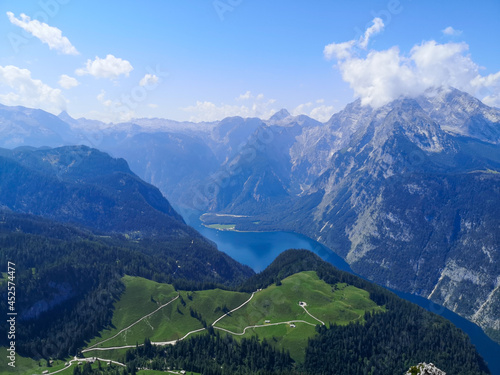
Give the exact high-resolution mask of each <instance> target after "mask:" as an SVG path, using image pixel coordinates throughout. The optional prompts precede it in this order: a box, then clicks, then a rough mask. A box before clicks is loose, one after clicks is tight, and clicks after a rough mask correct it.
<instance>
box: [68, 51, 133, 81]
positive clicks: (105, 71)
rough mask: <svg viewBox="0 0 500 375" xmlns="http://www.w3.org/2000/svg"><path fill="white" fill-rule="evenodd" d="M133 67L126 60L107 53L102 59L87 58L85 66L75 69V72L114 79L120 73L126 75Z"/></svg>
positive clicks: (80, 74) (81, 74)
mask: <svg viewBox="0 0 500 375" xmlns="http://www.w3.org/2000/svg"><path fill="white" fill-rule="evenodd" d="M133 69H134V68H133V67H132V64H130V62H128V61H127V60H123V59H120V58H118V57H115V56H113V55H107V56H106V58H104V59H101V58H99V57H97V56H96V58H95V60H94V61H92V60H87V63H86V65H85V68H81V69H77V70H76V71H75V73H76V74H77V75H79V76H83V75H85V74H90V75H92V76H94V77H96V78H109V79H116V78H118V77H119V76H120V75H122V74H123V75H125V76H127V77H128V76H129V73H130V72H131V71H132V70H133Z"/></svg>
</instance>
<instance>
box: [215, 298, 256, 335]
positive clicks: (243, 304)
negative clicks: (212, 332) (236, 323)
mask: <svg viewBox="0 0 500 375" xmlns="http://www.w3.org/2000/svg"><path fill="white" fill-rule="evenodd" d="M255 293H256V292H253V293H252V295H251V296H250V298H249V299H248V300H246V301H245V302H243V303H242V304H241V305H240V306H238V307H236V308H234V309H232V310H231V311H229V312H227V313H225V314H224V315H222V316H221V317H220V318H219V319H217V320H216V321H215V322H213V323H212V327H213V326H215V324H216V323H217V322H218V321H219V320H221V319H222V318H224V317H226V316H228V315H229V314H231V313H232V312H235V311H236V310H239V309H241V308H242V307H243V306H245V305H246V304H247V303H248V302H250V300H251V299H252V298H253V296H254V295H255Z"/></svg>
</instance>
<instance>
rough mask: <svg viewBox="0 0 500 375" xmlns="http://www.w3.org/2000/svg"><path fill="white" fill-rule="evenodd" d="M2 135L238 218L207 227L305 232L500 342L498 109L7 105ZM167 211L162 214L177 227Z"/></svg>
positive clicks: (1, 116) (399, 104) (439, 92)
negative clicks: (109, 161) (114, 162)
mask: <svg viewBox="0 0 500 375" xmlns="http://www.w3.org/2000/svg"><path fill="white" fill-rule="evenodd" d="M0 127H1V129H2V131H1V133H0V146H2V147H5V148H10V149H12V148H15V147H19V146H35V147H40V146H49V147H57V146H62V145H67V144H83V145H87V146H91V147H93V148H98V149H100V150H102V151H105V152H108V153H110V154H111V155H112V156H114V157H118V158H124V159H125V160H127V161H128V163H129V165H130V169H131V170H132V171H134V173H135V174H136V175H137V176H139V177H140V178H143V179H144V180H146V181H147V182H149V183H151V184H153V185H155V186H157V187H158V188H159V189H160V190H161V192H162V193H163V194H164V195H165V196H166V197H167V198H168V200H169V201H170V202H172V204H174V205H175V206H179V207H181V206H184V207H189V208H193V209H197V210H199V211H201V212H202V213H206V212H208V213H214V214H215V213H217V214H221V213H222V214H228V215H239V216H241V217H234V216H224V217H223V216H216V215H204V216H203V219H204V220H205V222H206V223H207V224H212V223H218V224H234V225H235V228H236V229H240V230H290V231H295V232H298V233H302V234H305V235H307V236H309V237H311V238H313V239H315V240H317V241H319V242H321V243H323V244H325V245H327V246H328V247H329V248H331V249H332V250H333V251H335V252H336V253H337V254H339V255H341V256H342V257H343V258H344V259H346V261H348V262H349V264H350V265H351V267H352V268H353V270H354V271H356V272H357V273H359V274H360V275H362V276H364V277H366V278H368V279H370V280H373V281H376V282H377V283H379V284H382V285H385V286H388V287H392V288H394V289H398V290H401V291H405V292H410V293H414V294H417V295H420V296H424V297H426V298H429V299H431V300H433V301H435V302H438V303H440V304H442V305H443V306H445V307H447V308H449V309H450V310H452V311H455V312H457V313H459V314H460V315H462V316H464V317H466V318H468V319H470V320H471V321H473V322H475V323H477V324H478V325H480V326H481V327H482V328H483V329H484V330H485V331H486V332H487V333H488V334H489V335H490V336H491V337H492V338H494V339H495V340H497V341H500V316H499V314H498V311H500V262H499V261H500V259H499V258H500V254H499V252H498V249H499V244H500V217H499V215H498V214H497V212H500V110H498V109H496V108H492V107H488V106H486V105H484V104H483V103H482V102H480V101H479V100H477V99H475V98H473V97H472V96H470V95H468V94H466V93H464V92H461V91H458V90H456V89H453V88H436V89H432V90H428V91H427V92H426V93H425V94H424V95H421V96H419V97H417V98H400V99H398V100H396V101H394V102H391V103H389V104H387V105H385V106H383V107H380V108H377V109H373V108H371V107H369V106H362V105H361V102H360V101H359V100H357V101H355V102H353V103H351V104H349V105H347V106H346V108H345V109H343V110H342V111H340V112H338V113H336V114H334V115H333V116H332V118H331V119H330V120H329V121H327V122H326V123H320V122H318V121H316V120H314V119H311V118H309V117H307V116H291V115H290V114H289V113H288V112H287V111H286V110H282V111H280V112H278V113H276V114H275V115H274V116H272V117H271V118H270V119H268V120H262V119H257V118H249V119H243V118H240V117H231V118H226V119H224V120H221V121H217V122H212V123H200V124H193V123H182V122H175V121H170V120H164V119H137V120H133V121H130V122H128V123H123V124H103V123H99V122H97V121H91V120H86V119H72V118H71V117H70V116H69V115H68V114H66V113H62V114H61V115H60V116H59V117H57V116H53V115H50V114H48V113H46V112H43V111H40V110H31V109H27V108H22V107H5V106H2V107H1V108H0ZM79 150H81V151H78V152H89V149H85V148H83V147H82V148H80V149H79ZM24 152H25V151H24V150H23V149H20V150H19V149H18V150H15V151H5V150H4V151H2V157H4V156H5V155H7V154H8V155H7V156H8V158H7V159H8V162H9V163H14V162H15V163H18V165H19V167H18V168H19V171H20V172H19V173H21V174H22V172H21V171H22V168H25V167H27V165H28V164H29V163H33V161H27V160H28V159H25V156H20V155H23V153H24ZM44 152H45V153H47V152H48V151H44V150H36V151H35V153H39V154H40V155H42V154H43V153H44ZM53 152H54V151H50V152H48V153H49V154H50V153H53ZM9 153H10V154H9ZM91 153H97V151H91ZM15 155H17V156H15ZM16 157H17V159H16ZM48 157H49V158H50V157H54V156H48ZM42 158H43V157H42ZM46 158H47V157H46ZM5 162H7V161H5ZM27 163H28V164H27ZM51 163H52V164H51ZM42 164H43V163H42ZM48 164H50V165H51V167H50V168H51V172H50V173H52V177H53V179H54V181H59V180H62V181H66V182H67V183H74V182H75V180H74V179H73V177H72V176H71V173H68V172H67V171H66V169H68V167H69V165H68V164H67V163H66V164H64V163H61V162H56V163H53V162H48ZM33 165H35V164H32V166H33ZM44 165H45V164H44ZM42 167H43V168H45V167H46V166H42ZM36 168H38V166H37V167H36ZM65 168H66V169H65ZM70 169H71V168H69V170H70ZM134 176H135V175H134V174H133V173H132V174H131V172H127V179H130V180H131V182H132V181H133V180H134V178H135V177H134ZM96 178H106V179H109V181H110V182H111V183H113V184H115V185H116V186H118V185H119V184H120V178H118V177H117V176H115V175H113V177H110V176H107V177H106V176H101V177H98V176H96ZM72 179H73V180H72ZM70 191H71V190H70ZM131 193H134V194H136V195H137V196H142V198H141V199H146V200H147V199H149V198H145V196H144V194H142V193H141V192H140V189H137V188H134V189H133V192H131ZM78 194H80V193H78ZM141 194H142V195H141ZM157 194H158V193H154V194H153V196H148V197H150V198H151V199H153V200H154V199H156V198H154V197H157ZM27 195H28V196H29V192H27ZM103 199H104V197H103ZM4 204H5V203H4ZM19 204H22V205H25V207H26V208H25V212H29V208H28V206H29V201H26V200H19ZM61 205H62V206H61V208H60V212H61V215H64V212H65V209H64V205H63V201H61ZM153 207H154V205H153ZM169 210H170V208H169V207H167V206H162V208H161V209H160V210H159V211H160V212H162V217H163V218H164V219H165V220H167V218H168V221H169V222H170V223H175V225H178V226H181V227H182V223H180V221H179V220H176V218H175V217H174V216H175V214H173V213H172V211H169ZM110 212H111V211H110ZM169 212H170V214H169ZM136 214H137V212H136V213H134V215H136ZM145 216H148V215H147V214H145ZM134 217H136V216H134ZM89 220H90V221H92V219H91V218H90V219H89ZM81 222H82V223H83V224H85V222H84V220H83V219H82V221H81ZM177 223H180V224H177ZM103 225H104V224H103ZM113 225H114V224H113ZM124 228H125V229H126V226H124ZM184 230H185V229H184Z"/></svg>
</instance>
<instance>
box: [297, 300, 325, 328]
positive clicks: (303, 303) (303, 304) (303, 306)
mask: <svg viewBox="0 0 500 375" xmlns="http://www.w3.org/2000/svg"><path fill="white" fill-rule="evenodd" d="M299 306H300V307H302V308H303V309H304V311H305V312H306V313H307V314H308V315H309V316H310V317H311V318H313V319H314V320H317V321H318V322H320V323H321V324H322V325H325V323H324V322H323V321H321V320H319V319H318V318H316V317H315V316H314V315H313V314H311V313H310V312H309V311H307V309H306V306H307V303H305V302H299Z"/></svg>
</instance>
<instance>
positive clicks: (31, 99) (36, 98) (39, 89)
mask: <svg viewBox="0 0 500 375" xmlns="http://www.w3.org/2000/svg"><path fill="white" fill-rule="evenodd" d="M0 87H3V88H6V90H5V91H4V92H2V93H1V94H0V101H1V102H2V103H3V104H5V105H21V106H26V107H31V108H40V109H43V110H46V111H49V112H52V113H60V112H61V111H63V110H65V109H66V100H65V98H64V97H63V96H62V94H61V90H60V89H54V88H52V87H50V86H48V85H46V84H45V83H43V82H42V81H41V80H39V79H33V78H32V77H31V72H30V71H29V70H28V69H20V68H18V67H17V66H13V65H7V66H0Z"/></svg>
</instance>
